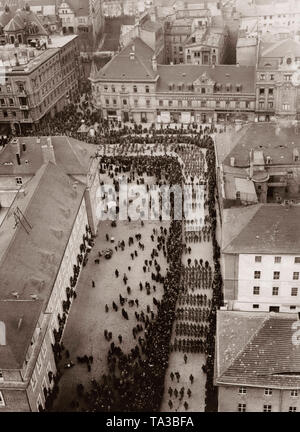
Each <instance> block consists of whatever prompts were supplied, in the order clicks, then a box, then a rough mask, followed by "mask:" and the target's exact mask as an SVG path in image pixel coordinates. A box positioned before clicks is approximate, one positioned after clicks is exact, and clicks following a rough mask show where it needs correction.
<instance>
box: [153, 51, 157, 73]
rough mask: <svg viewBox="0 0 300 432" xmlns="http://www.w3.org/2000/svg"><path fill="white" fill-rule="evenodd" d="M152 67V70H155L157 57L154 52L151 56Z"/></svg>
mask: <svg viewBox="0 0 300 432" xmlns="http://www.w3.org/2000/svg"><path fill="white" fill-rule="evenodd" d="M152 69H153V70H154V72H157V58H156V55H155V54H154V56H153V57H152Z"/></svg>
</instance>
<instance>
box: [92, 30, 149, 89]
mask: <svg viewBox="0 0 300 432" xmlns="http://www.w3.org/2000/svg"><path fill="white" fill-rule="evenodd" d="M131 53H132V54H133V53H134V55H132V56H131ZM153 54H154V51H153V50H152V48H150V47H149V46H148V45H146V44H145V43H144V42H143V41H142V40H141V39H140V38H136V39H134V40H133V41H132V42H131V43H130V44H129V45H127V46H126V47H125V48H124V49H123V50H122V51H121V52H120V53H119V54H117V55H116V56H115V57H113V58H112V59H111V60H110V61H109V62H108V63H107V64H106V65H105V66H104V67H103V68H102V69H101V70H100V71H99V73H98V75H97V79H102V80H103V79H104V80H117V81H144V80H147V81H149V80H152V81H153V80H155V79H156V78H157V72H155V71H154V70H153V69H152V57H153ZM131 57H132V58H131Z"/></svg>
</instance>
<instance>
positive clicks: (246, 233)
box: [222, 204, 300, 255]
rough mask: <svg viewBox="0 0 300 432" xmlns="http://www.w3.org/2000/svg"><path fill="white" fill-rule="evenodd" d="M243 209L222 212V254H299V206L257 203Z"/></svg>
mask: <svg viewBox="0 0 300 432" xmlns="http://www.w3.org/2000/svg"><path fill="white" fill-rule="evenodd" d="M246 209H247V210H246ZM246 209H244V211H243V213H242V212H241V208H238V209H227V210H226V219H225V220H224V226H223V232H224V233H223V236H224V237H223V239H224V241H223V245H222V250H223V253H229V254H243V253H244V254H254V253H261V254H272V255H273V254H275V253H278V254H279V253H280V254H299V253H300V230H299V220H300V205H292V206H285V205H281V204H258V205H254V206H249V207H247V208H246ZM233 210H237V211H233ZM234 216H236V218H234ZM234 225H235V226H234Z"/></svg>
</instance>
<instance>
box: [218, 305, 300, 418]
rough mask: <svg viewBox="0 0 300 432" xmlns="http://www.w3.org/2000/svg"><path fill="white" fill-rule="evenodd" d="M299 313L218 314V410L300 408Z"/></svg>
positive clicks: (280, 409)
mask: <svg viewBox="0 0 300 432" xmlns="http://www.w3.org/2000/svg"><path fill="white" fill-rule="evenodd" d="M299 326H300V321H299V317H298V314H274V313H262V312H251V313H250V312H246V313H245V312H233V311H224V310H221V311H218V312H217V338H216V356H215V357H216V361H215V377H214V383H215V385H216V386H218V411H220V412H247V411H249V412H298V411H299V410H300V380H299V372H298V371H299V364H300V352H299V342H298V333H299V330H298V329H299Z"/></svg>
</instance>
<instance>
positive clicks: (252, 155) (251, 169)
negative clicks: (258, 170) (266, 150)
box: [249, 149, 254, 180]
mask: <svg viewBox="0 0 300 432" xmlns="http://www.w3.org/2000/svg"><path fill="white" fill-rule="evenodd" d="M253 162H254V152H253V149H251V150H250V171H249V177H250V179H251V180H252V178H253V171H254V167H253Z"/></svg>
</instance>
